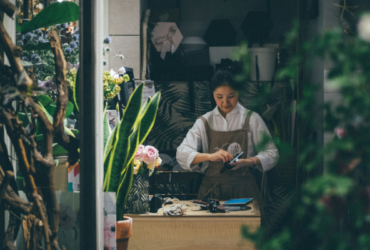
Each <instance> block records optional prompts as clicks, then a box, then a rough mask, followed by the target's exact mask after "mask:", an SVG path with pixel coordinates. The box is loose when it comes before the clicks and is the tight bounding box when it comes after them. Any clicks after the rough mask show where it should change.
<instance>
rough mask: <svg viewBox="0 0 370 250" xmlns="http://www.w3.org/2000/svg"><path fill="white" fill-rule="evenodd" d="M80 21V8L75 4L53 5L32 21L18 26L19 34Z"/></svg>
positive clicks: (62, 3)
mask: <svg viewBox="0 0 370 250" xmlns="http://www.w3.org/2000/svg"><path fill="white" fill-rule="evenodd" d="M78 19H79V7H78V5H77V4H76V3H74V2H67V1H65V2H61V3H53V4H50V5H49V6H48V7H46V8H45V9H43V10H42V11H41V12H40V13H38V14H37V16H35V17H34V18H33V19H32V20H31V21H29V22H26V23H23V24H22V26H19V25H17V31H18V32H19V33H26V32H28V31H32V30H35V29H39V28H44V27H49V26H51V25H54V24H59V23H66V22H74V21H78Z"/></svg>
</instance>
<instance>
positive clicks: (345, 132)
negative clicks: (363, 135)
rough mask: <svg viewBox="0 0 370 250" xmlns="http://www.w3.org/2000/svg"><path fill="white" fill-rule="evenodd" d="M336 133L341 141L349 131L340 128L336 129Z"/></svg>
mask: <svg viewBox="0 0 370 250" xmlns="http://www.w3.org/2000/svg"><path fill="white" fill-rule="evenodd" d="M334 132H335V133H336V134H337V136H338V138H339V139H342V138H343V137H344V136H345V135H346V134H347V131H346V130H345V129H344V128H339V127H336V128H335V129H334Z"/></svg>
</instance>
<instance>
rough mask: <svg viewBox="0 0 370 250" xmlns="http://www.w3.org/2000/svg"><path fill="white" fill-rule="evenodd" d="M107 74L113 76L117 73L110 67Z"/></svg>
mask: <svg viewBox="0 0 370 250" xmlns="http://www.w3.org/2000/svg"><path fill="white" fill-rule="evenodd" d="M109 74H110V76H114V75H116V74H117V72H116V71H114V70H113V69H111V70H110V71H109Z"/></svg>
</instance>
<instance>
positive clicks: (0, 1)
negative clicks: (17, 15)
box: [0, 0, 17, 18]
mask: <svg viewBox="0 0 370 250" xmlns="http://www.w3.org/2000/svg"><path fill="white" fill-rule="evenodd" d="M0 9H1V10H2V11H4V12H5V13H6V14H7V15H8V16H9V17H10V18H13V15H14V12H15V11H16V10H17V7H15V5H14V4H12V3H11V2H9V0H0Z"/></svg>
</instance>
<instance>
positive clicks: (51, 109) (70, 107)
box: [44, 102, 74, 118]
mask: <svg viewBox="0 0 370 250" xmlns="http://www.w3.org/2000/svg"><path fill="white" fill-rule="evenodd" d="M44 107H45V109H46V111H48V113H49V114H50V115H51V116H54V113H55V109H56V108H57V103H56V102H52V103H50V104H49V105H47V106H44ZM73 108H74V107H73V103H71V102H68V106H67V110H66V114H65V118H67V117H69V116H70V115H71V114H72V112H73Z"/></svg>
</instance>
